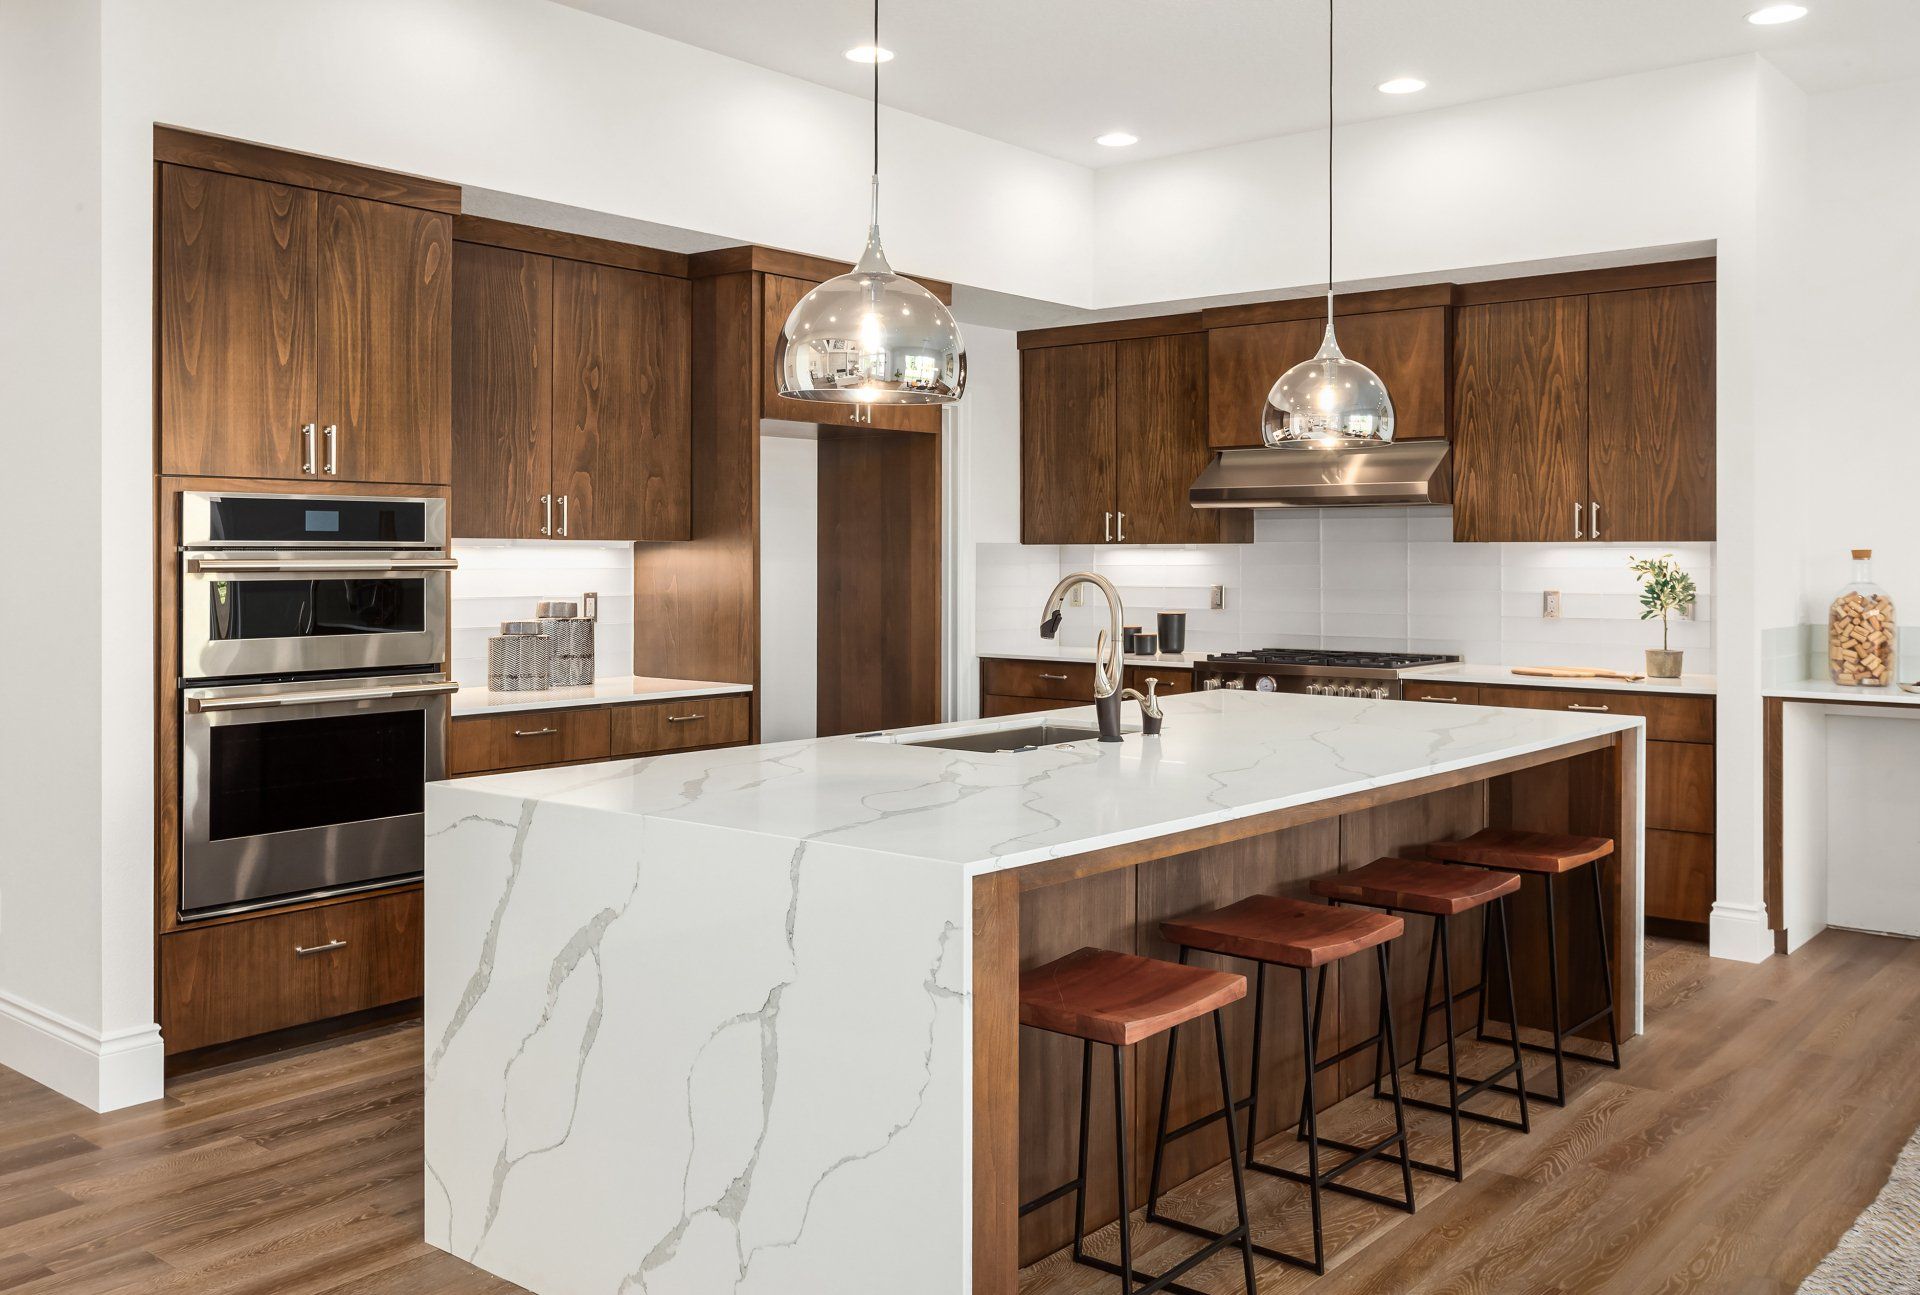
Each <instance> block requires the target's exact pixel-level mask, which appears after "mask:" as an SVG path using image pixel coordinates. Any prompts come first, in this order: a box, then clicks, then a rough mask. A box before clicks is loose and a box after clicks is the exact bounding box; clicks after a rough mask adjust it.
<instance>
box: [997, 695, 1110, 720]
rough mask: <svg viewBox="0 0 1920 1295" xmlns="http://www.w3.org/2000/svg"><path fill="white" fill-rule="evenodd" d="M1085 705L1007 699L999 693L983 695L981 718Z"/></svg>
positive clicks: (1030, 698) (1058, 701)
mask: <svg viewBox="0 0 1920 1295" xmlns="http://www.w3.org/2000/svg"><path fill="white" fill-rule="evenodd" d="M1085 704H1086V703H1085V702H1076V701H1060V700H1059V699H1057V698H1053V697H1006V696H1002V695H1001V694H999V693H991V692H990V693H982V694H981V696H980V718H981V719H999V718H1001V717H1002V716H1005V715H1025V714H1027V713H1028V712H1030V711H1036V710H1065V709H1067V708H1068V707H1069V706H1083V705H1085Z"/></svg>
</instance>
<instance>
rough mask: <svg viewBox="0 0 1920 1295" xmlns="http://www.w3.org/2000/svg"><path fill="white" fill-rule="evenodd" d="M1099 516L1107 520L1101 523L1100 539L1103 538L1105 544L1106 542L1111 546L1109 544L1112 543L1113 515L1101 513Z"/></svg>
mask: <svg viewBox="0 0 1920 1295" xmlns="http://www.w3.org/2000/svg"><path fill="white" fill-rule="evenodd" d="M1100 515H1101V516H1102V517H1104V518H1106V519H1107V520H1106V521H1105V522H1104V523H1102V527H1103V529H1102V532H1101V537H1102V538H1103V539H1104V540H1105V541H1106V542H1107V543H1108V544H1111V543H1113V514H1112V513H1101V514H1100Z"/></svg>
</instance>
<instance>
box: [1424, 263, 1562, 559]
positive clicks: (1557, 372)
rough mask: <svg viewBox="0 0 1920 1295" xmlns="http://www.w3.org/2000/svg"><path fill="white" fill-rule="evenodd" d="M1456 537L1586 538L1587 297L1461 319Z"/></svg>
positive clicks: (1491, 308)
mask: <svg viewBox="0 0 1920 1295" xmlns="http://www.w3.org/2000/svg"><path fill="white" fill-rule="evenodd" d="M1453 457H1454V474H1453V475H1454V504H1453V537H1454V539H1455V540H1460V541H1490V540H1519V541H1529V540H1535V541H1569V540H1574V539H1578V538H1581V536H1583V535H1584V534H1585V530H1586V523H1585V520H1584V517H1585V508H1586V504H1587V299H1586V298H1585V297H1555V298H1546V299H1543V300H1533V301H1513V302H1499V303H1495V304H1490V305H1484V306H1464V307H1462V308H1461V309H1459V310H1458V311H1456V312H1455V314H1454V390H1453Z"/></svg>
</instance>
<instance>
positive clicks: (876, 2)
mask: <svg viewBox="0 0 1920 1295" xmlns="http://www.w3.org/2000/svg"><path fill="white" fill-rule="evenodd" d="M873 188H874V206H875V208H876V210H875V212H874V218H875V219H876V220H878V219H879V214H880V213H879V211H878V210H877V208H878V207H879V203H880V0H873Z"/></svg>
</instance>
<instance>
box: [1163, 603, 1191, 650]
mask: <svg viewBox="0 0 1920 1295" xmlns="http://www.w3.org/2000/svg"><path fill="white" fill-rule="evenodd" d="M1160 650H1161V651H1162V652H1165V653H1167V654H1169V655H1175V656H1177V655H1178V654H1180V653H1182V652H1185V651H1186V650H1187V614H1186V613H1185V612H1161V613H1160Z"/></svg>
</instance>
